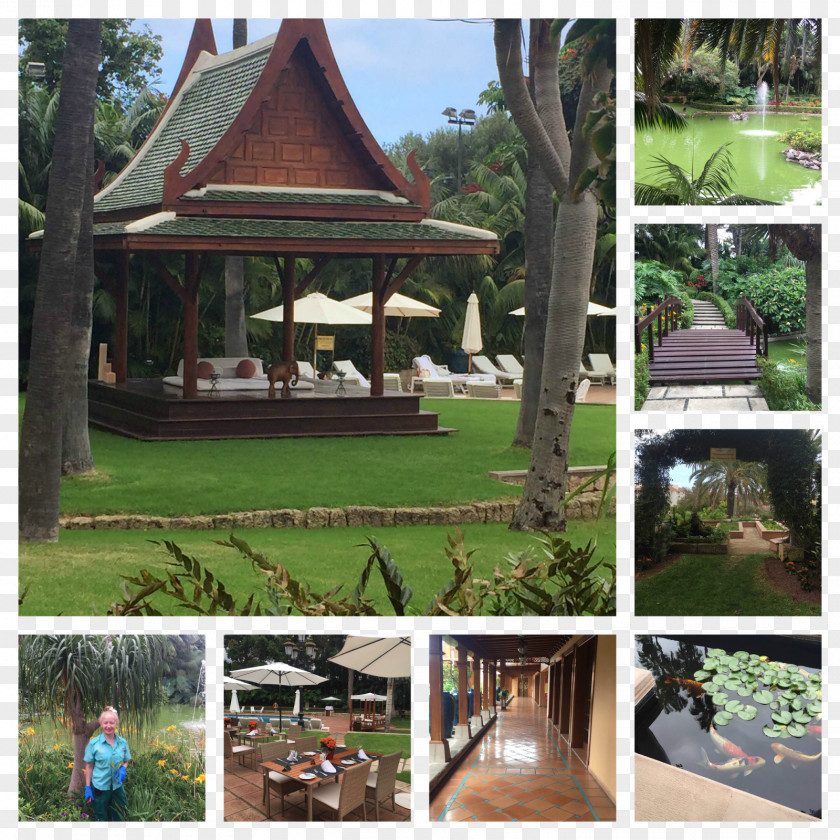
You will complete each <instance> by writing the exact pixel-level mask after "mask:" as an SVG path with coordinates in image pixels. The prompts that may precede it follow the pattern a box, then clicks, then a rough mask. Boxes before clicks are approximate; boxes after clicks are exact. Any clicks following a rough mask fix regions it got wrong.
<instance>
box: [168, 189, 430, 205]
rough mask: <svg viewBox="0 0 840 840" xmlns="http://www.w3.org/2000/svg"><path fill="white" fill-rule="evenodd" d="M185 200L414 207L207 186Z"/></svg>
mask: <svg viewBox="0 0 840 840" xmlns="http://www.w3.org/2000/svg"><path fill="white" fill-rule="evenodd" d="M183 199H184V200H185V201H253V202H278V203H291V204H353V205H362V206H366V207H416V206H417V205H416V204H412V203H411V202H394V201H388V200H387V199H385V198H383V197H382V196H379V195H377V194H376V193H373V192H362V191H359V192H358V193H353V192H344V193H338V192H330V191H329V190H312V191H311V192H310V191H307V192H297V191H294V190H283V189H275V190H248V189H242V190H232V189H224V190H218V189H213V187H208V188H207V189H206V190H205V192H204V193H203V195H185V196H183Z"/></svg>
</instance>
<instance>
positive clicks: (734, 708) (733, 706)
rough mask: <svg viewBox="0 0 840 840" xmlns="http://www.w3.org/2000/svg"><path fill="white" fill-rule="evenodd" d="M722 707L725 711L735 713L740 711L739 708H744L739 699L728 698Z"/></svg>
mask: <svg viewBox="0 0 840 840" xmlns="http://www.w3.org/2000/svg"><path fill="white" fill-rule="evenodd" d="M724 708H725V709H726V711H727V712H731V713H732V714H735V713H736V712H740V711H741V709H743V708H744V704H743V703H742V702H741V701H740V700H730V701H729V702H728V703H727V704H726V706H725V707H724Z"/></svg>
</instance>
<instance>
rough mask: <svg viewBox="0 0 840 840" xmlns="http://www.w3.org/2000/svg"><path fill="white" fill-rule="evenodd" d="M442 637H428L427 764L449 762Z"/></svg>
mask: <svg viewBox="0 0 840 840" xmlns="http://www.w3.org/2000/svg"><path fill="white" fill-rule="evenodd" d="M442 696H443V636H429V728H430V730H431V737H430V740H429V763H430V764H441V763H442V762H446V761H449V760H450V759H451V756H450V754H449V741H447V739H446V738H445V737H444V734H443V702H442V700H441V697H442Z"/></svg>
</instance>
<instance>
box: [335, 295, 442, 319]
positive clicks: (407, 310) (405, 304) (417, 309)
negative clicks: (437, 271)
mask: <svg viewBox="0 0 840 840" xmlns="http://www.w3.org/2000/svg"><path fill="white" fill-rule="evenodd" d="M342 303H346V304H347V305H348V306H352V307H354V308H355V309H361V310H362V311H363V312H372V311H373V292H365V293H364V294H363V295H356V296H355V297H351V298H347V300H343V301H342ZM385 314H386V315H389V316H394V317H398V318H437V317H438V316H439V315H440V309H436V308H435V307H434V306H429V304H428V303H423V301H421V300H414V298H410V297H408V296H406V295H401V294H400V293H399V292H394V294H392V295H391V297H389V298H388V302H387V303H386V304H385Z"/></svg>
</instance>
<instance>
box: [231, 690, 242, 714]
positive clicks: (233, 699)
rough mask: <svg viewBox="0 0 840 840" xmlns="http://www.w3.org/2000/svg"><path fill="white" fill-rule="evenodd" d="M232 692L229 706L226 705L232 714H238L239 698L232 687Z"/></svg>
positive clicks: (239, 708)
mask: <svg viewBox="0 0 840 840" xmlns="http://www.w3.org/2000/svg"><path fill="white" fill-rule="evenodd" d="M232 692H233V693H232V694H231V695H230V706H229V707H228V708H229V709H230V710H231V712H233V714H235V715H238V714H239V713H240V712H241V711H242V709H241V707H240V706H239V698H238V697H237V696H236V689H235V688H234V689H232Z"/></svg>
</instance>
